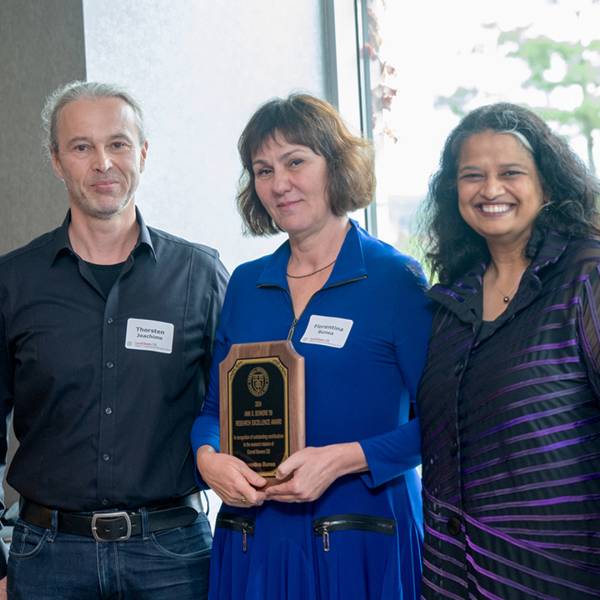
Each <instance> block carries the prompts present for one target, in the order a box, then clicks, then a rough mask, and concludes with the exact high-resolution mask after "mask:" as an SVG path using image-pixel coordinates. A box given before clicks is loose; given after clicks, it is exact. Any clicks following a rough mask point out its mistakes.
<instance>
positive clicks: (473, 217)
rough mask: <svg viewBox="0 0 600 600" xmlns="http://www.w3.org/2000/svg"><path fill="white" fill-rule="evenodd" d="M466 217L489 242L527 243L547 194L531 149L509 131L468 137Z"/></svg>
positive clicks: (461, 179) (462, 175) (462, 189)
mask: <svg viewBox="0 0 600 600" xmlns="http://www.w3.org/2000/svg"><path fill="white" fill-rule="evenodd" d="M457 179H458V180H457V186H458V208H459V211H460V214H461V216H462V218H463V219H464V220H465V221H466V223H467V224H468V225H469V226H470V227H472V228H473V229H474V230H475V231H476V232H477V233H479V235H481V236H483V237H484V238H485V240H486V242H487V243H488V245H496V244H508V245H511V246H512V247H515V246H517V247H522V248H524V247H525V245H526V244H527V241H528V240H529V237H530V236H531V231H532V228H533V223H534V221H535V219H536V217H537V215H538V213H539V211H540V209H541V208H542V206H543V204H544V203H545V201H546V199H545V195H544V190H543V187H542V183H541V181H540V177H539V175H538V172H537V168H536V166H535V163H534V160H533V157H532V155H531V153H530V152H529V151H528V150H527V149H526V148H525V147H524V146H523V144H522V143H521V142H520V141H519V140H518V139H517V137H515V136H514V135H512V134H510V133H498V132H495V131H492V130H487V131H483V132H481V133H476V134H473V135H471V136H470V137H468V138H467V139H466V140H465V141H464V142H463V145H462V148H461V151H460V156H459V161H458V173H457Z"/></svg>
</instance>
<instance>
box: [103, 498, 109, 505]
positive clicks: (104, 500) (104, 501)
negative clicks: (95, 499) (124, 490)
mask: <svg viewBox="0 0 600 600" xmlns="http://www.w3.org/2000/svg"><path fill="white" fill-rule="evenodd" d="M102 506H108V498H102Z"/></svg>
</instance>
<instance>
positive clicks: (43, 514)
mask: <svg viewBox="0 0 600 600" xmlns="http://www.w3.org/2000/svg"><path fill="white" fill-rule="evenodd" d="M146 511H147V519H148V526H147V531H148V532H155V531H162V530H164V529H172V528H174V527H185V526H186V525H191V524H192V523H193V522H194V521H195V520H196V518H197V517H198V513H199V512H201V511H202V507H201V505H200V501H199V498H198V494H191V495H190V496H185V497H184V498H178V499H176V500H172V501H170V502H168V503H165V504H162V505H157V506H152V507H148V508H146ZM53 512H54V510H53V509H51V508H47V507H46V506H42V505H41V504H37V503H36V502H32V501H31V500H25V499H22V500H21V511H20V517H21V519H23V520H24V521H26V522H27V523H31V524H32V525H37V526H38V527H43V528H44V529H51V528H52V513H53ZM57 512H58V523H57V526H58V531H60V532H62V533H71V534H75V535H83V536H87V537H92V538H94V539H95V540H96V541H97V542H120V541H124V540H128V539H129V538H130V537H131V536H132V535H141V533H142V515H141V512H140V510H139V509H136V510H117V511H110V512H109V511H105V512H93V513H74V512H64V511H61V510H59V511H57Z"/></svg>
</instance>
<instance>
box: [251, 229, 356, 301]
mask: <svg viewBox="0 0 600 600" xmlns="http://www.w3.org/2000/svg"><path fill="white" fill-rule="evenodd" d="M363 237H364V233H363V231H362V230H361V228H360V227H359V225H358V223H357V222H356V221H354V220H352V219H350V229H349V230H348V232H347V233H346V237H345V238H344V243H343V244H342V247H341V248H340V252H339V254H338V256H337V259H336V261H335V265H334V266H333V270H332V272H331V275H330V276H329V279H328V280H327V282H326V283H325V285H324V286H323V289H325V288H328V287H333V286H336V285H341V284H343V283H347V282H349V281H354V280H355V279H362V278H364V277H366V276H367V268H366V266H365V259H364V254H363ZM289 259H290V243H289V241H286V242H284V243H283V244H281V246H279V248H277V250H275V252H274V253H273V254H271V256H270V257H268V259H267V262H266V264H265V267H264V269H263V270H262V272H261V274H260V276H259V278H258V281H257V286H258V287H262V286H265V287H271V286H276V287H280V288H283V289H287V287H288V285H287V278H286V272H287V265H288V261H289Z"/></svg>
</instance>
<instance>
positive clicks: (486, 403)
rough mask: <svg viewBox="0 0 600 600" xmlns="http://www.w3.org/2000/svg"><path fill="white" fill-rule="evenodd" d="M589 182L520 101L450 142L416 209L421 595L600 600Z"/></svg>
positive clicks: (599, 421)
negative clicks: (422, 291)
mask: <svg viewBox="0 0 600 600" xmlns="http://www.w3.org/2000/svg"><path fill="white" fill-rule="evenodd" d="M599 193H600V187H599V184H598V181H597V180H596V179H595V178H594V177H593V176H592V175H591V174H590V173H589V172H588V171H587V169H586V167H585V166H584V165H583V164H582V163H581V161H580V160H579V159H578V158H577V157H576V156H575V154H574V153H573V152H572V151H571V150H570V149H569V147H568V145H567V144H566V143H565V142H564V141H563V140H562V139H561V138H560V137H558V136H557V135H556V134H554V133H553V132H552V131H551V130H550V129H549V127H548V126H547V125H546V124H545V123H544V122H543V121H542V120H541V119H540V118H539V117H537V116H536V115H535V114H534V113H532V112H531V111H529V110H527V109H524V108H521V107H519V106H516V105H512V104H505V103H501V104H494V105H490V106H484V107H482V108H479V109H477V110H475V111H473V112H472V113H470V114H469V115H467V116H466V117H465V118H464V119H463V120H462V121H461V123H460V124H459V125H458V126H457V127H456V129H455V130H454V131H453V132H452V133H451V134H450V136H449V138H448V140H447V142H446V145H445V147H444V151H443V154H442V158H441V163H440V169H439V171H438V172H437V173H436V174H435V176H434V177H433V179H432V182H431V187H430V194H429V199H428V203H427V213H426V215H427V219H426V220H427V227H428V230H427V231H428V233H429V242H430V245H429V253H428V258H429V263H430V266H431V268H432V271H433V272H434V273H436V274H437V276H438V278H439V282H440V283H439V284H437V285H435V286H434V287H433V288H432V289H431V291H430V296H431V297H432V298H433V299H434V300H435V301H436V303H437V311H436V315H435V318H434V324H433V333H432V340H431V344H430V349H429V355H428V364H427V367H426V370H425V372H424V375H423V378H422V381H421V388H420V392H419V396H418V405H419V413H420V417H421V425H422V443H423V500H424V509H425V545H424V568H423V592H422V593H423V596H424V597H425V598H455V599H460V600H462V599H464V598H489V599H502V600H506V599H511V598H518V599H519V600H520V599H527V598H578V599H579V600H581V599H585V598H599V597H600V534H599V532H600V306H599V304H600V242H599V241H598V239H597V237H596V236H597V234H598V229H597V228H596V222H597V216H598V213H597V205H596V202H597V200H598V196H599Z"/></svg>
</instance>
